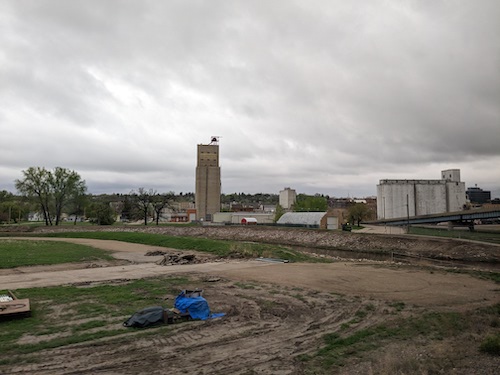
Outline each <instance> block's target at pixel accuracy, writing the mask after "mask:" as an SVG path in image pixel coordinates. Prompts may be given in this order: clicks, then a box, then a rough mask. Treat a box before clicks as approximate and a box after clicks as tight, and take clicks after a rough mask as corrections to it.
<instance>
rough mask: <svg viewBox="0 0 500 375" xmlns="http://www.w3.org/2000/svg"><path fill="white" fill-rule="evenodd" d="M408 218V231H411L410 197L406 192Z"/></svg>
mask: <svg viewBox="0 0 500 375" xmlns="http://www.w3.org/2000/svg"><path fill="white" fill-rule="evenodd" d="M406 218H407V222H408V225H407V227H406V233H407V234H409V233H410V197H409V195H408V194H406Z"/></svg>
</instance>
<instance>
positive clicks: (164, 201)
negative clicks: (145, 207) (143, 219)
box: [151, 191, 175, 225]
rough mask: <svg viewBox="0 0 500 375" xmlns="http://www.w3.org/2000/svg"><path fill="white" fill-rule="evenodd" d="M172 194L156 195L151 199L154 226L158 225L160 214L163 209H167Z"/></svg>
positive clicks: (172, 197)
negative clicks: (154, 218)
mask: <svg viewBox="0 0 500 375" xmlns="http://www.w3.org/2000/svg"><path fill="white" fill-rule="evenodd" d="M174 197H175V194H174V192H172V191H171V192H168V193H166V194H156V195H154V196H153V197H152V199H151V206H152V207H153V211H154V214H155V216H156V225H159V224H160V214H161V211H162V210H163V209H164V208H165V207H169V206H170V205H171V203H172V200H173V199H174Z"/></svg>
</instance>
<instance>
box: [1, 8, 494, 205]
mask: <svg viewBox="0 0 500 375" xmlns="http://www.w3.org/2000/svg"><path fill="white" fill-rule="evenodd" d="M499 35H500V1H498V0H490V1H488V0H474V1H439V0H418V1H417V0H415V1H403V0H397V1H376V0H369V1H368V0H366V1H361V0H360V1H345V0H324V1H322V0H315V1H311V0H308V1H290V0H282V1H266V0H262V1H259V0H252V1H248V0H245V1H235V0H225V1H217V0H210V1H208V0H207V1H201V0H199V1H188V0H178V1H173V0H169V1H167V0H165V1H153V0H151V1H145V0H129V1H124V0H120V1H119V0H113V1H111V0H96V1H88V0H85V1H84V0H72V1H66V0H1V1H0V152H1V159H0V190H2V189H6V190H9V191H12V192H15V188H14V180H15V179H17V178H21V177H22V171H23V170H25V169H27V168H28V167H31V166H40V167H46V168H49V169H52V168H54V167H56V166H61V167H64V168H68V169H71V170H75V171H77V172H78V173H79V174H80V176H81V177H82V178H83V179H84V180H86V182H87V186H88V188H89V192H91V193H95V194H97V193H128V192H130V190H132V189H137V188H139V187H145V188H147V189H150V188H152V189H156V190H157V191H158V192H167V191H175V192H177V193H179V192H191V191H194V186H195V180H194V176H195V167H196V145H197V144H199V143H209V142H210V138H211V136H220V137H221V138H220V162H221V170H222V172H221V173H222V191H223V192H224V193H233V192H245V193H259V192H264V193H278V192H279V190H282V189H283V188H284V187H291V188H294V189H295V190H297V192H299V193H323V194H328V195H330V196H336V197H345V196H351V197H362V196H369V195H376V185H377V184H378V183H379V180H381V179H392V178H402V179H439V178H440V176H441V170H442V169H450V168H457V169H460V170H461V177H462V181H465V183H466V186H467V187H468V186H474V185H475V184H477V185H478V186H479V187H481V188H483V189H486V190H491V191H492V195H494V196H500V43H499Z"/></svg>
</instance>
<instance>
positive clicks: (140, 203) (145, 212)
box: [130, 187, 156, 225]
mask: <svg viewBox="0 0 500 375" xmlns="http://www.w3.org/2000/svg"><path fill="white" fill-rule="evenodd" d="M130 195H132V197H133V200H134V204H135V206H136V207H137V209H138V210H139V211H140V212H141V214H142V217H143V218H144V225H148V217H149V214H150V212H151V209H152V201H153V196H155V195H156V190H153V189H149V190H146V189H145V188H143V187H140V188H139V189H138V190H137V193H136V192H135V191H133V190H132V191H131V192H130Z"/></svg>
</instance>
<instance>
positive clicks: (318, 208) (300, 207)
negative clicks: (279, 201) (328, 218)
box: [293, 194, 328, 212]
mask: <svg viewBox="0 0 500 375" xmlns="http://www.w3.org/2000/svg"><path fill="white" fill-rule="evenodd" d="M293 210H294V211H296V212H304V211H306V212H324V211H327V210H328V202H327V200H326V198H325V197H324V196H322V195H318V194H316V195H314V196H312V195H306V194H299V195H298V196H297V201H296V202H295V203H294V205H293Z"/></svg>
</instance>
